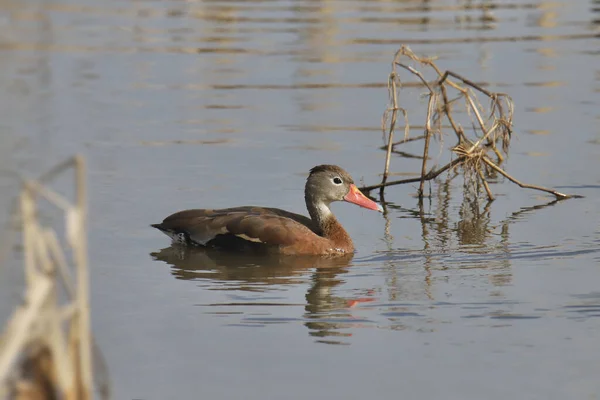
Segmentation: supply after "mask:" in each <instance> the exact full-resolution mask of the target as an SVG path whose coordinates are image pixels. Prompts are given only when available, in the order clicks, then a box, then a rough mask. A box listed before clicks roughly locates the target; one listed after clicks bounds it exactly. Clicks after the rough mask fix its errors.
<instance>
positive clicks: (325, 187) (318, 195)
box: [306, 165, 382, 211]
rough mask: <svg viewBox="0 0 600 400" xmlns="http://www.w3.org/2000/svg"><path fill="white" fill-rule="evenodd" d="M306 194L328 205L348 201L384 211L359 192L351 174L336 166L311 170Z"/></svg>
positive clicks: (325, 166)
mask: <svg viewBox="0 0 600 400" xmlns="http://www.w3.org/2000/svg"><path fill="white" fill-rule="evenodd" d="M306 194H307V195H308V196H310V197H312V198H313V199H314V200H315V201H317V202H322V203H324V204H327V205H328V204H329V203H331V202H334V201H347V202H349V203H353V204H356V205H358V206H361V207H364V208H368V209H369V210H377V211H382V210H381V207H380V206H379V204H377V203H375V202H374V201H372V200H371V199H369V198H368V197H366V196H365V195H364V194H362V193H361V191H360V190H358V188H357V187H356V185H354V180H353V179H352V177H351V176H350V174H348V173H347V172H346V171H344V170H343V169H342V168H340V167H337V166H334V165H323V166H318V167H315V168H313V169H312V170H311V174H310V176H309V177H308V179H307V181H306Z"/></svg>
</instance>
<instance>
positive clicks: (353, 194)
mask: <svg viewBox="0 0 600 400" xmlns="http://www.w3.org/2000/svg"><path fill="white" fill-rule="evenodd" d="M344 200H345V201H347V202H348V203H353V204H356V205H357V206H361V207H364V208H368V209H369V210H375V211H379V212H382V211H383V209H382V208H381V206H380V205H379V204H377V203H375V202H374V201H373V200H371V199H369V198H368V197H367V196H365V195H364V194H362V192H361V191H360V190H358V188H357V187H356V185H350V191H349V192H348V194H347V195H345V196H344Z"/></svg>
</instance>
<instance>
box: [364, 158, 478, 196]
mask: <svg viewBox="0 0 600 400" xmlns="http://www.w3.org/2000/svg"><path fill="white" fill-rule="evenodd" d="M466 159H467V156H460V157H458V158H456V159H455V160H452V161H451V162H449V163H448V164H446V165H444V166H443V167H441V168H439V169H437V170H431V171H429V172H428V173H427V174H425V176H418V177H416V178H408V179H401V180H398V181H390V182H386V183H379V184H377V185H371V186H362V187H360V188H359V189H360V190H361V191H363V192H369V191H371V190H373V189H379V188H381V187H383V186H394V185H402V184H405V183H414V182H421V180H425V181H430V180H432V179H435V178H437V177H438V176H439V175H440V174H442V173H443V172H445V171H447V170H448V169H450V168H452V167H455V166H457V165H459V164H461V163H462V162H464V161H465V160H466Z"/></svg>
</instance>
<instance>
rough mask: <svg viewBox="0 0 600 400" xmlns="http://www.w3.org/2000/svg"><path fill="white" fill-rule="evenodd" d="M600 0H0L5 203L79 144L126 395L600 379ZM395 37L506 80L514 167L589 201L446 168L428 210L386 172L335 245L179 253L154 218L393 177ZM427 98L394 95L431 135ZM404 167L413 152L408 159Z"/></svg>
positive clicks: (6, 286)
mask: <svg viewBox="0 0 600 400" xmlns="http://www.w3.org/2000/svg"><path fill="white" fill-rule="evenodd" d="M599 10H600V3H598V1H597V0H594V1H584V0H580V1H567V0H563V1H554V2H545V1H538V2H502V1H458V0H457V1H416V0H415V1H394V2H392V1H376V0H369V1H367V0H364V1H360V0H357V1H309V0H297V1H221V0H219V1H198V2H184V1H177V0H175V1H129V2H123V1H79V2H66V1H63V0H57V1H45V2H36V1H4V0H2V1H0V88H1V90H2V91H3V93H4V95H3V96H1V97H0V143H1V146H0V210H6V211H5V212H0V219H1V220H2V221H0V222H4V221H5V220H6V219H7V217H8V213H9V211H8V210H9V206H10V204H11V201H12V200H13V199H14V196H15V195H16V193H17V188H18V180H17V179H16V178H15V172H18V173H21V174H25V175H33V176H35V175H39V174H40V173H41V172H42V171H43V170H45V169H46V168H48V167H49V166H51V165H53V164H55V163H56V162H58V161H60V160H62V159H63V158H65V157H67V156H69V155H71V154H73V153H75V152H81V153H82V154H84V155H85V156H86V157H87V160H88V163H89V174H88V176H89V186H90V191H91V195H90V209H91V215H90V232H89V236H90V258H91V261H92V316H93V327H94V333H95V335H96V338H97V341H98V343H99V345H100V347H101V349H102V352H103V354H104V355H105V358H106V359H107V362H108V365H109V371H110V374H111V380H112V384H113V388H114V392H115V396H114V397H115V398H116V399H133V398H135V399H156V398H197V397H205V398H211V399H221V398H222V399H230V398H240V397H242V396H243V397H245V398H306V397H313V398H333V397H336V398H338V397H339V398H365V397H368V398H380V397H389V396H398V395H401V396H403V397H407V398H442V397H443V398H448V399H466V398H469V399H470V398H473V399H479V398H486V399H506V398H527V399H550V398H552V399H565V398H596V397H598V396H600V384H599V383H598V378H597V371H598V369H599V368H600V336H599V334H598V332H600V330H599V329H600V318H598V317H600V289H599V286H598V282H600V200H599V199H600V196H599V189H600V174H599V173H598V171H599V170H600V130H599V128H598V126H600V112H599V111H598V110H599V109H600V67H599V65H600V62H599V60H600V59H599V56H600V51H599V50H598V49H600V46H599V44H600V41H599V40H598V39H599V38H600V30H599V29H600V28H599V21H600V12H599ZM402 44H406V45H409V46H410V47H411V48H412V49H413V50H414V51H415V52H417V53H419V54H424V55H430V56H438V57H439V59H438V63H439V65H440V66H442V68H444V69H449V70H453V71H455V72H458V73H460V74H462V75H464V76H468V77H469V78H470V79H471V80H473V81H475V82H479V83H481V84H483V85H485V86H486V87H487V88H489V89H490V90H497V91H502V92H507V93H509V94H510V95H511V96H512V98H513V100H514V101H515V119H514V122H515V134H514V138H513V141H512V146H513V147H512V149H511V153H510V158H509V159H508V162H507V163H506V168H507V170H508V171H509V172H511V173H513V174H514V175H515V176H517V177H518V178H519V179H521V180H522V181H524V182H528V183H536V184H539V185H544V186H549V187H554V188H556V189H557V190H560V191H563V192H569V193H578V194H581V195H584V196H585V198H583V199H576V200H568V201H563V202H554V201H552V200H553V199H552V198H550V197H548V196H545V195H543V194H541V193H538V192H533V191H526V190H524V189H520V188H518V187H516V186H515V185H512V184H510V183H509V182H504V181H502V180H498V181H497V182H492V190H493V191H494V193H495V194H496V195H497V200H496V201H494V202H493V203H490V204H487V203H486V202H485V201H479V202H476V201H472V200H469V198H468V197H467V198H464V197H463V181H462V178H460V177H458V178H456V179H454V180H451V181H449V180H448V179H447V176H445V175H444V176H442V177H441V178H440V179H439V180H438V181H437V182H435V183H433V184H431V185H430V186H428V187H427V193H428V194H430V196H428V197H427V198H426V199H425V201H424V203H423V204H422V206H419V204H418V201H417V199H416V198H415V197H414V194H415V192H416V187H417V186H416V185H402V186H397V187H392V188H389V190H387V191H386V201H387V202H388V213H386V214H385V215H383V216H382V215H381V214H378V213H374V212H370V211H367V210H362V209H358V208H355V207H352V206H349V205H341V204H340V205H335V206H334V211H335V212H336V215H338V217H339V219H340V220H341V221H342V223H343V224H344V226H345V227H346V228H347V230H348V231H349V233H350V234H351V236H352V237H353V239H354V242H355V245H356V247H357V253H356V255H355V256H354V257H353V258H352V259H345V260H335V261H333V260H322V259H318V258H317V259H311V258H308V259H306V258H305V259H279V258H275V259H273V258H270V259H264V258H263V259H256V258H246V257H232V256H226V255H223V254H215V253H205V252H199V251H191V250H187V251H184V250H181V249H173V248H165V247H166V246H167V245H168V242H167V240H166V237H164V236H162V235H160V234H159V233H158V232H156V231H154V230H152V229H151V228H149V227H148V225H149V224H150V223H155V222H159V221H160V220H161V219H162V218H163V217H164V216H166V215H168V214H169V213H171V212H173V211H177V210H180V209H184V208H197V207H208V208H216V207H229V206H236V205H242V204H259V205H268V206H274V207H280V208H284V209H288V210H291V211H295V212H302V213H303V212H304V200H303V194H302V189H303V184H304V179H305V177H306V173H307V171H308V169H309V168H311V167H312V166H314V165H316V164H321V163H334V164H339V165H342V166H344V167H345V168H346V169H348V170H349V171H350V172H351V173H352V174H353V175H354V177H355V178H356V179H357V180H361V181H362V182H364V183H365V184H372V183H376V182H378V181H379V180H380V175H379V174H380V173H381V171H382V169H383V164H384V153H383V152H382V151H381V150H380V149H379V147H380V146H381V145H382V144H383V140H382V134H381V130H380V127H379V126H380V121H381V115H382V113H383V111H384V109H385V107H386V103H387V77H388V74H389V71H390V63H391V61H392V58H393V54H394V52H395V51H396V50H397V49H398V48H399V47H400V45H402ZM422 92H423V88H420V87H417V86H411V85H408V86H407V87H406V92H404V93H406V95H405V96H406V97H405V98H406V99H407V100H406V101H407V103H406V107H408V108H409V113H410V115H411V118H415V119H414V120H413V121H414V122H412V125H413V127H415V126H416V127H417V128H414V129H413V131H412V132H411V134H415V135H418V134H420V133H421V132H420V131H419V129H422V126H421V128H418V126H419V123H420V122H419V115H420V114H419V112H421V111H422V109H423V107H424V106H425V102H424V101H423V100H422V99H421V100H419V99H420V98H419V96H420V95H421V93H422ZM419 110H421V111H419ZM413 116H414V117H413ZM450 145H451V141H450V140H447V141H445V142H441V143H435V145H434V150H433V152H432V154H433V155H436V156H437V155H438V154H441V153H442V150H443V149H446V148H447V147H448V146H450ZM421 146H422V144H420V143H418V142H415V143H411V144H407V146H406V147H405V148H404V149H403V150H406V152H408V153H410V154H418V153H419V152H420V151H421V150H420V149H421ZM443 160H444V159H443V157H441V158H440V160H438V161H439V162H440V164H441V163H442V162H443ZM432 162H436V160H435V159H434V160H433V161H432ZM392 171H393V172H394V173H395V174H397V175H400V176H403V175H406V176H413V175H414V174H416V173H418V172H419V171H420V164H419V161H418V160H415V159H413V158H410V157H400V156H397V157H394V158H393V159H392ZM67 184H68V182H63V187H67V186H68V185H67ZM52 218H53V217H52V216H48V219H49V220H51V221H52ZM57 218H58V217H57ZM57 221H60V220H58V219H57ZM20 259H21V254H20V253H19V249H18V247H16V249H15V251H14V252H13V254H12V255H11V258H9V259H8V260H7V261H5V262H4V265H3V268H2V269H1V270H0V277H2V278H1V279H0V288H1V289H2V290H1V291H0V317H1V318H2V320H5V319H6V318H7V317H8V315H9V314H10V311H11V310H12V307H13V306H14V305H15V304H17V303H18V301H19V299H20V292H21V289H22V286H21V284H22V277H21V274H20V270H19V265H20V261H21V260H20Z"/></svg>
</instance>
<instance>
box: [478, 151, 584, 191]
mask: <svg viewBox="0 0 600 400" xmlns="http://www.w3.org/2000/svg"><path fill="white" fill-rule="evenodd" d="M483 162H484V163H486V164H487V165H489V166H490V168H492V169H493V170H495V171H497V172H498V173H499V174H500V175H502V176H504V177H505V178H506V179H508V180H509V181H511V182H513V183H516V184H517V185H519V186H520V187H522V188H525V189H534V190H540V191H542V192H546V193H550V194H552V195H554V196H555V197H556V198H557V199H559V200H563V199H571V198H582V197H583V196H579V195H572V194H564V193H560V192H557V191H556V190H552V189H548V188H545V187H542V186H537V185H529V184H527V183H523V182H521V181H519V180H517V179H515V178H513V177H512V176H510V175H509V174H508V173H507V172H506V171H504V170H503V169H502V168H500V167H499V166H497V165H496V164H494V162H493V161H492V160H490V159H489V158H488V157H485V156H484V157H483Z"/></svg>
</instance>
